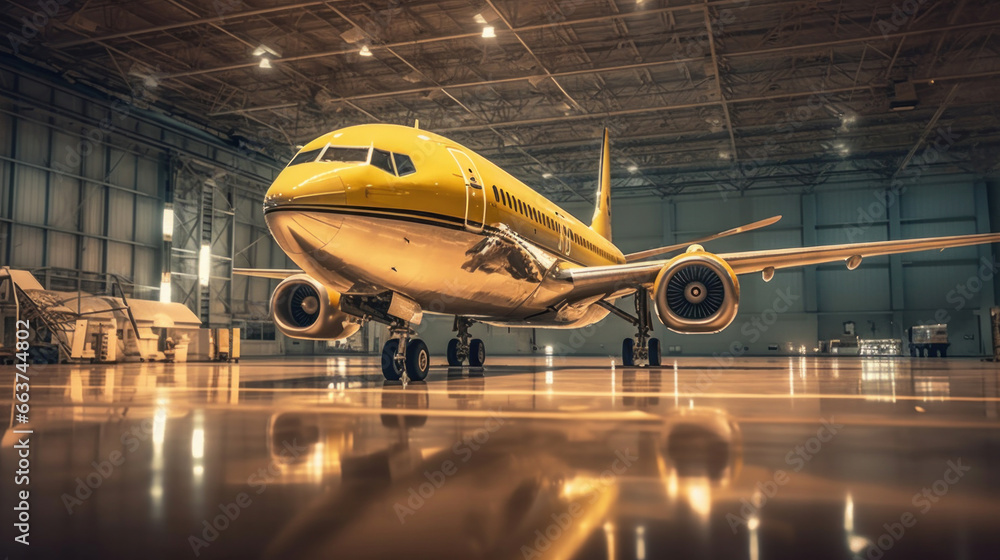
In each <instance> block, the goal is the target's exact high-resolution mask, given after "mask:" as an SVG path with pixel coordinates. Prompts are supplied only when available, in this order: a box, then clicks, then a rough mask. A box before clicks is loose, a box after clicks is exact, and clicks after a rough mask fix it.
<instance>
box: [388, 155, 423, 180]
mask: <svg viewBox="0 0 1000 560" xmlns="http://www.w3.org/2000/svg"><path fill="white" fill-rule="evenodd" d="M392 157H393V159H395V160H396V172H397V173H398V174H399V176H400V177H402V176H403V175H409V174H410V173H416V172H417V168H416V167H414V166H413V160H411V159H410V156H405V155H403V154H392Z"/></svg>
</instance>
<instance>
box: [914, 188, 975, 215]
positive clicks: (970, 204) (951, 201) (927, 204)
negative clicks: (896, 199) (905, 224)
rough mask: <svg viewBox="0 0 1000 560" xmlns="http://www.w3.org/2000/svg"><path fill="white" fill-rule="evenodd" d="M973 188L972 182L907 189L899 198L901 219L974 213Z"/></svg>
mask: <svg viewBox="0 0 1000 560" xmlns="http://www.w3.org/2000/svg"><path fill="white" fill-rule="evenodd" d="M975 196H976V195H975V189H974V188H973V185H972V184H950V185H947V186H945V187H941V186H938V185H934V186H930V185H928V186H921V187H917V188H912V189H908V190H907V191H906V192H905V193H904V194H903V196H902V197H901V198H900V216H901V217H902V218H903V219H927V218H935V219H936V218H943V217H957V216H974V215H975V214H976V198H975Z"/></svg>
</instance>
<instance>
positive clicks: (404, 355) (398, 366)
mask: <svg viewBox="0 0 1000 560" xmlns="http://www.w3.org/2000/svg"><path fill="white" fill-rule="evenodd" d="M390 332H391V333H392V338H391V339H390V340H389V341H388V342H386V343H385V346H383V347H382V376H383V377H385V378H386V380H388V381H398V380H399V379H400V378H402V377H403V374H404V373H405V374H406V376H407V377H409V378H410V381H423V380H424V379H426V378H427V372H428V371H430V367H431V354H430V352H428V351H427V344H425V343H424V341H423V340H420V339H419V338H413V335H414V334H416V333H414V332H413V331H412V330H410V327H409V325H407V324H406V323H394V324H393V325H392V326H391V327H390Z"/></svg>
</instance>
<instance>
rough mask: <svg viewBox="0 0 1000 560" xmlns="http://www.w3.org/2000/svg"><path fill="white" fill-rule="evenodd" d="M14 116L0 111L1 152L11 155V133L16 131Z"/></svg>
mask: <svg viewBox="0 0 1000 560" xmlns="http://www.w3.org/2000/svg"><path fill="white" fill-rule="evenodd" d="M13 122H14V120H13V118H12V117H11V116H10V115H7V114H5V113H0V154H3V155H5V156H10V155H11V154H10V144H11V135H12V134H13V133H14V129H13V127H12V123H13Z"/></svg>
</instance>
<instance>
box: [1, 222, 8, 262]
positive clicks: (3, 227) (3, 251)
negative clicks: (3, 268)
mask: <svg viewBox="0 0 1000 560" xmlns="http://www.w3.org/2000/svg"><path fill="white" fill-rule="evenodd" d="M9 235H10V224H8V223H6V222H0V239H7V238H8V237H7V236H9ZM0 262H3V263H7V262H10V256H9V255H7V244H6V243H0Z"/></svg>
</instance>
